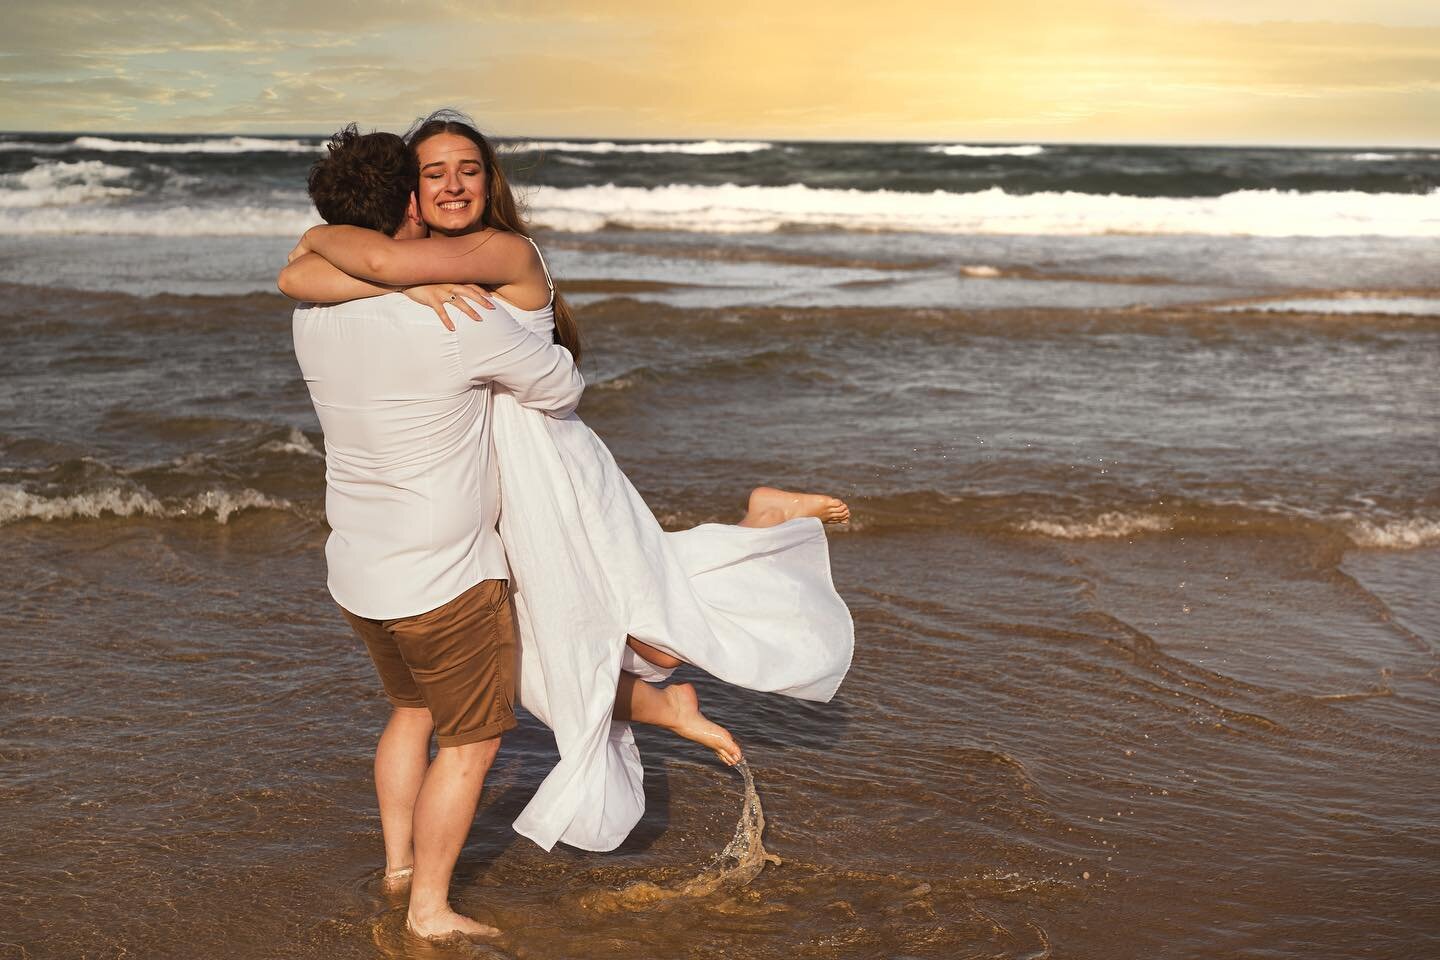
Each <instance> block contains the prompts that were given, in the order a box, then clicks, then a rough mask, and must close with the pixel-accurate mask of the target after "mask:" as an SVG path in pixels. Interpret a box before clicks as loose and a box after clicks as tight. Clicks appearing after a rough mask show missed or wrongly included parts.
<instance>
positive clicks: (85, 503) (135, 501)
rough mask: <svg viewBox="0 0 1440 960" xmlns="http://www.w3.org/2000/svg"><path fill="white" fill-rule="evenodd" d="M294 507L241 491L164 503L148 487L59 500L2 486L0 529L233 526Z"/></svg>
mask: <svg viewBox="0 0 1440 960" xmlns="http://www.w3.org/2000/svg"><path fill="white" fill-rule="evenodd" d="M291 507H292V505H291V503H290V501H288V500H285V499H282V498H278V497H271V496H267V495H266V494H263V493H261V492H260V491H258V490H252V489H250V488H249V487H246V488H244V489H242V490H206V491H203V492H201V493H198V494H195V495H193V496H189V497H184V498H180V499H176V500H172V501H165V500H161V499H160V498H158V497H156V496H155V495H154V494H152V493H151V492H150V491H148V490H146V489H144V488H143V487H130V488H121V487H107V488H104V489H100V490H95V491H91V492H89V493H74V494H68V495H62V496H55V497H46V496H43V495H41V494H36V493H30V492H28V491H27V490H25V489H24V488H23V487H21V486H19V485H17V484H0V526H3V525H5V524H7V523H14V522H16V521H19V520H74V519H86V518H88V519H94V518H97V517H101V516H105V515H107V514H108V515H110V516H115V517H161V518H171V519H178V518H186V517H203V516H213V517H214V518H215V521H216V522H217V523H228V522H229V520H230V518H231V517H232V516H234V515H235V514H236V513H238V512H240V511H241V510H256V509H268V510H289V509H291Z"/></svg>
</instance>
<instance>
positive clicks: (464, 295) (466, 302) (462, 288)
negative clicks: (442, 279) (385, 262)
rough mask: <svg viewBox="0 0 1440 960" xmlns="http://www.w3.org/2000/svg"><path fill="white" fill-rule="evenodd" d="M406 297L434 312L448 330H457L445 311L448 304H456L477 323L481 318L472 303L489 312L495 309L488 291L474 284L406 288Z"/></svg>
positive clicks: (439, 284)
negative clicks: (482, 306)
mask: <svg viewBox="0 0 1440 960" xmlns="http://www.w3.org/2000/svg"><path fill="white" fill-rule="evenodd" d="M405 296H407V297H409V298H410V299H411V300H414V301H415V302H416V303H423V304H425V306H427V307H429V308H430V309H431V310H434V311H435V314H436V316H438V317H439V318H440V322H441V323H443V324H445V329H446V330H454V329H455V324H453V323H451V322H450V314H449V312H448V311H447V310H446V309H445V304H447V303H451V304H454V305H455V306H456V307H458V308H459V309H460V310H461V311H462V312H464V313H465V314H466V315H467V316H469V317H470V319H471V320H474V321H475V322H476V323H479V322H480V320H481V317H480V314H478V313H476V312H475V308H474V307H473V306H471V304H472V303H481V304H484V306H485V309H487V310H494V309H495V304H493V303H491V302H490V297H489V294H488V291H486V290H484V289H483V288H481V287H477V286H476V285H475V284H473V283H427V284H425V285H424V286H419V287H406V288H405Z"/></svg>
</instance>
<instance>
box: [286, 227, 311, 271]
mask: <svg viewBox="0 0 1440 960" xmlns="http://www.w3.org/2000/svg"><path fill="white" fill-rule="evenodd" d="M309 239H310V231H309V230H306V231H305V232H304V233H302V234H300V242H299V243H297V244H295V249H294V250H291V251H290V256H288V257H286V258H285V262H286V263H294V262H295V261H296V260H299V259H300V258H301V257H303V256H305V254H307V253H310V252H311V251H310V243H309Z"/></svg>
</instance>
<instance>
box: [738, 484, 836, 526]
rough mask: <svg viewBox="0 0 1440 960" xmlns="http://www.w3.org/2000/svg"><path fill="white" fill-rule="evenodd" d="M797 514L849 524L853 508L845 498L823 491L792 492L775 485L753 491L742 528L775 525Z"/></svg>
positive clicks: (742, 521) (825, 521)
mask: <svg viewBox="0 0 1440 960" xmlns="http://www.w3.org/2000/svg"><path fill="white" fill-rule="evenodd" d="M796 517H815V518H817V519H819V520H820V522H821V523H845V522H846V521H848V520H849V519H850V508H849V507H848V506H846V505H845V501H844V500H841V499H839V498H837V497H831V496H827V495H826V494H823V493H791V492H790V491H789V490H778V489H776V488H775V487H756V488H755V489H754V490H751V491H750V505H749V509H748V510H747V511H746V512H745V519H743V520H741V521H740V526H742V527H773V526H775V525H777V524H781V523H784V522H785V521H786V520H794V519H795V518H796Z"/></svg>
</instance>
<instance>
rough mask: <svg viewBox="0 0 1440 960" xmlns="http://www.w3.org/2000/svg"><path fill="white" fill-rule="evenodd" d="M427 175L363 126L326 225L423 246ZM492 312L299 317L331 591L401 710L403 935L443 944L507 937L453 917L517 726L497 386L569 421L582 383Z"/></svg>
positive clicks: (388, 781)
mask: <svg viewBox="0 0 1440 960" xmlns="http://www.w3.org/2000/svg"><path fill="white" fill-rule="evenodd" d="M417 181H418V177H417V170H416V164H415V161H414V158H413V157H412V155H411V153H410V150H409V149H408V148H407V147H406V146H405V144H404V142H403V141H401V139H400V138H399V137H396V136H394V135H393V134H386V133H373V134H368V135H360V134H359V133H358V132H357V131H356V129H355V127H354V125H353V124H352V125H351V126H350V127H347V128H346V129H345V130H342V131H341V132H340V133H338V134H336V136H335V137H334V138H333V139H332V140H331V143H330V147H329V152H328V154H327V156H325V157H324V158H323V159H321V160H319V161H318V162H317V163H316V164H315V167H314V169H313V170H312V172H311V175H310V196H311V199H312V200H313V201H314V202H315V206H316V209H317V210H319V211H320V214H321V216H323V217H324V218H325V219H326V220H327V221H328V222H331V223H348V224H354V225H357V226H364V227H370V228H372V229H376V230H380V231H381V232H384V233H387V234H389V235H391V236H394V237H396V238H400V239H408V238H412V237H417V236H424V234H425V228H424V225H423V223H421V222H420V220H419V218H418V215H417V213H416V208H415V201H414V191H415V189H416V186H417ZM280 286H281V289H282V290H284V289H285V279H284V277H283V275H282V278H281V283H280ZM481 309H482V310H483V313H482V314H480V316H481V318H482V320H483V322H481V323H473V322H469V321H465V322H463V323H460V324H449V323H447V324H446V325H445V326H441V325H440V324H438V323H436V321H435V315H434V313H433V312H432V311H431V310H430V309H429V308H428V307H424V306H421V305H419V304H417V303H414V302H412V301H410V300H409V299H407V298H406V297H405V296H404V295H403V294H398V293H396V294H390V295H387V296H381V297H375V298H371V299H366V300H354V301H350V302H348V303H338V304H332V305H324V306H317V305H312V304H301V305H300V306H298V307H297V308H296V310H295V317H294V337H295V354H296V357H297V358H298V359H299V361H300V368H301V371H302V373H303V374H304V377H305V382H306V384H307V386H308V387H309V389H310V395H311V399H312V401H313V402H314V404H315V412H316V414H317V415H318V416H319V419H320V425H321V427H322V429H323V430H324V432H325V460H326V470H325V478H326V498H325V512H326V517H327V519H328V520H329V523H330V526H331V528H332V532H331V534H330V539H329V541H328V542H327V543H326V547H325V554H326V559H327V561H328V564H329V586H330V592H331V595H332V596H333V597H334V598H335V601H336V602H337V603H338V604H339V605H340V607H341V609H342V611H343V613H344V615H345V618H346V619H347V620H348V621H349V622H350V625H351V626H352V627H353V628H354V630H355V632H356V634H357V635H358V636H359V637H360V639H361V640H362V641H363V642H364V643H365V646H366V648H367V650H368V651H369V653H370V656H371V659H372V660H373V661H374V663H375V667H376V669H377V671H378V672H379V674H380V679H381V682H382V684H383V686H384V688H385V693H386V696H387V697H388V698H389V700H390V702H391V704H392V706H393V709H392V712H391V716H390V720H389V722H388V723H387V724H386V727H385V730H384V732H383V733H382V735H381V737H380V742H379V745H378V747H377V748H376V752H375V788H376V794H377V796H378V798H379V803H380V822H381V829H382V832H383V834H384V839H385V862H386V881H387V883H397V884H403V881H404V879H405V878H406V877H407V875H408V876H410V878H411V880H410V882H411V892H410V907H409V912H408V915H407V924H408V925H409V927H410V929H411V930H412V931H413V932H414V933H416V934H417V935H419V936H422V937H426V938H432V939H433V938H443V937H446V936H450V935H454V934H466V935H479V936H485V935H493V934H495V933H498V931H497V930H495V929H494V928H493V927H489V926H487V925H485V924H481V923H479V922H477V921H475V920H474V919H472V918H470V917H466V916H462V915H461V914H459V913H456V912H455V911H454V910H453V909H451V907H450V904H449V883H450V876H451V873H452V871H453V870H454V866H455V861H456V859H457V857H458V856H459V853H460V848H461V847H462V845H463V844H464V842H465V837H466V834H467V833H468V831H469V827H470V823H471V821H472V820H473V819H474V815H475V807H476V804H477V803H478V801H479V797H480V790H481V786H482V785H483V783H484V780H485V774H486V772H487V771H488V770H489V768H490V764H491V762H492V761H493V760H494V758H495V754H496V752H497V751H498V750H499V747H500V735H501V734H502V733H504V732H505V731H506V730H509V729H510V728H512V727H513V726H515V715H514V710H513V704H514V696H515V693H514V691H515V680H514V671H515V663H516V645H515V644H516V642H515V632H514V626H513V623H512V620H511V614H510V604H509V593H508V589H507V580H508V576H509V572H508V568H507V566H506V562H505V553H504V548H503V547H502V546H501V542H500V539H499V535H498V533H497V532H496V529H495V524H496V516H497V512H498V503H499V500H498V485H497V476H496V470H495V465H494V462H493V459H492V452H491V443H490V434H489V429H490V428H489V424H490V384H491V383H498V384H500V385H502V386H503V387H504V388H506V389H507V390H509V391H510V392H511V393H513V394H514V395H515V396H516V397H517V398H518V399H519V400H520V402H521V403H524V404H525V405H526V406H530V407H535V408H537V409H540V410H544V411H546V412H547V413H550V414H553V415H555V416H565V415H566V414H568V413H569V412H570V411H571V410H573V409H574V407H575V405H576V403H578V402H579V399H580V394H581V392H582V391H583V390H584V381H583V380H582V379H581V377H580V374H579V372H578V371H577V370H576V368H575V364H574V361H573V360H572V359H571V357H570V354H569V352H568V351H566V350H565V349H564V348H562V347H558V346H555V345H554V344H552V343H549V342H547V341H545V340H543V339H541V338H539V337H536V336H535V335H534V334H531V333H529V332H527V331H526V330H524V329H523V328H522V327H520V326H519V325H518V324H516V323H515V321H514V319H513V318H511V317H510V316H509V314H507V313H505V312H504V311H500V310H495V309H494V308H493V305H484V306H482V307H481ZM467 312H468V311H467ZM451 327H453V328H454V329H450V328H451ZM432 731H433V732H434V733H435V735H436V739H437V743H438V751H437V753H436V757H435V760H434V762H433V763H430V762H428V760H429V741H430V736H431V733H432ZM412 871H413V873H412Z"/></svg>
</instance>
